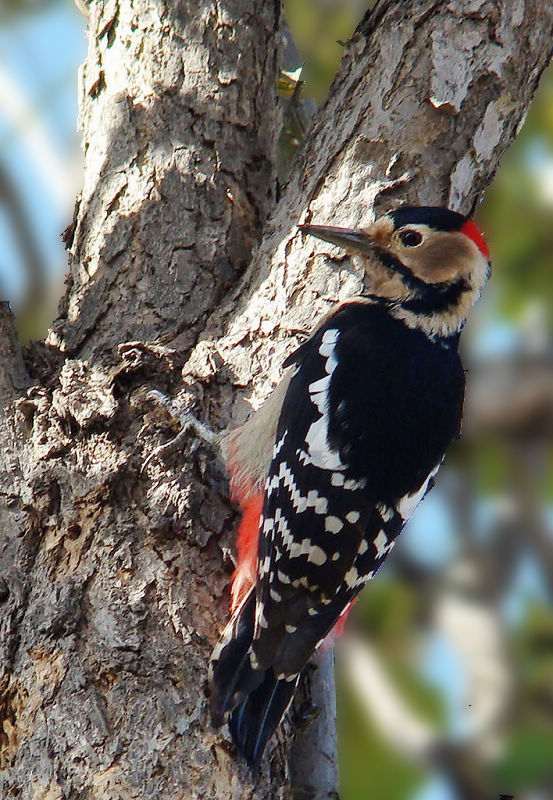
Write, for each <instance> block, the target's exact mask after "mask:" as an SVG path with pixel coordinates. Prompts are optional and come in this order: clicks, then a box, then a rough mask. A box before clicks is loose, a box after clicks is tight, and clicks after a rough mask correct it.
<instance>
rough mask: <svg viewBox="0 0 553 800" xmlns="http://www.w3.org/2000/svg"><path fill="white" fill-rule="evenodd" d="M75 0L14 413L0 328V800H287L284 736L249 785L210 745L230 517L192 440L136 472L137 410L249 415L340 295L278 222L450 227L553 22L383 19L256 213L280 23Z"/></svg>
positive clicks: (181, 2) (237, 14) (316, 248)
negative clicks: (33, 334)
mask: <svg viewBox="0 0 553 800" xmlns="http://www.w3.org/2000/svg"><path fill="white" fill-rule="evenodd" d="M88 7H89V11H90V19H89V39H90V49H89V55H88V59H87V62H86V64H85V67H84V69H83V73H82V80H81V123H82V126H83V137H84V146H85V153H86V162H85V177H84V187H83V192H82V195H81V197H80V199H79V201H78V203H77V207H76V214H75V219H74V222H73V225H72V226H71V228H70V229H69V230H68V232H67V240H68V242H69V243H70V245H71V258H70V265H71V271H70V277H69V282H68V288H67V292H66V295H65V297H64V300H63V302H62V306H61V309H60V316H59V319H58V320H57V321H56V323H55V325H54V326H53V329H52V331H51V333H50V335H49V337H48V340H47V343H46V345H44V346H35V347H34V348H33V349H32V350H31V351H30V352H29V353H28V354H27V359H26V360H27V369H28V370H29V372H30V375H31V379H32V382H33V383H32V387H31V388H30V389H27V391H26V392H24V388H25V385H26V376H25V374H24V370H23V368H22V365H21V362H20V360H19V359H20V355H19V354H18V353H17V349H16V347H15V344H14V339H13V335H12V333H11V331H12V327H11V323H10V321H9V317H8V316H7V315H6V317H5V320H6V322H5V327H2V329H1V330H2V333H3V336H4V337H7V338H3V340H2V341H3V342H6V343H7V345H8V346H7V347H6V348H4V347H3V350H2V356H1V358H0V398H1V399H2V405H3V411H2V418H1V426H0V437H1V447H2V451H3V453H4V456H3V459H2V462H1V468H2V478H1V484H0V485H1V490H0V491H1V495H0V496H1V497H2V505H1V507H0V516H1V521H2V529H3V532H4V533H3V537H2V540H1V542H0V565H1V570H2V572H1V574H0V602H2V603H3V614H2V616H1V618H0V624H1V638H0V648H1V649H0V655H1V660H0V709H1V715H2V728H1V730H0V769H1V770H2V771H1V773H0V795H1V796H2V797H6V798H8V797H12V796H17V797H18V798H21V800H27V798H28V799H29V800H31V798H35V800H36V798H38V797H40V798H45V799H46V800H58V798H64V800H65V798H79V799H81V798H83V800H84V798H86V799H87V800H88V798H105V799H106V800H107V798H109V800H113V799H115V798H121V799H123V798H131V797H137V796H140V797H152V798H164V799H165V798H175V799H176V798H187V799H188V798H196V797H198V798H199V797H202V798H204V797H209V798H215V800H216V799H217V798H225V800H227V799H228V798H243V797H248V796H251V797H255V798H259V799H260V798H271V799H273V798H276V797H284V796H285V793H286V792H287V791H288V789H287V787H288V785H289V782H288V778H287V774H288V766H287V743H288V742H287V740H288V738H289V736H288V734H289V726H288V727H286V726H285V727H284V728H283V730H282V731H281V733H280V734H279V736H278V737H276V741H275V742H273V743H272V744H271V746H270V747H269V748H268V750H267V756H266V758H265V760H264V764H263V768H262V771H261V774H260V776H259V779H258V781H257V784H256V786H255V788H253V787H252V784H251V778H250V776H249V774H248V773H247V771H246V770H245V768H244V767H243V766H242V765H240V764H239V763H238V762H237V761H236V760H235V759H234V757H233V755H232V751H231V750H230V748H229V746H228V740H227V739H226V738H225V736H224V735H220V734H218V733H217V734H215V733H213V732H212V731H210V729H209V723H208V715H207V705H206V699H205V696H204V685H205V676H206V663H207V659H208V656H209V652H210V649H211V647H212V645H213V644H214V643H215V641H216V639H217V631H218V630H219V629H220V627H221V626H222V624H223V621H224V619H225V616H226V607H227V599H228V598H227V589H226V585H227V583H228V575H229V573H230V571H231V569H232V565H231V564H230V562H229V559H228V557H227V556H226V555H225V554H226V548H227V547H228V546H229V545H230V542H231V539H232V530H233V527H234V525H235V515H234V512H233V510H232V509H231V507H230V504H229V501H228V498H227V496H226V490H225V482H224V479H223V473H222V469H221V465H220V464H219V463H218V461H217V458H216V456H215V455H214V454H213V453H211V452H210V451H209V449H208V448H206V447H200V448H199V449H196V450H195V451H194V452H188V451H187V454H186V455H185V456H184V457H182V458H181V457H170V458H166V459H165V460H164V461H163V462H162V461H161V460H159V459H155V460H153V461H152V462H151V463H150V464H149V465H148V467H147V469H146V470H144V471H141V465H142V463H143V462H144V459H145V457H146V456H147V454H148V453H149V452H150V451H151V449H152V448H153V447H154V446H155V445H156V444H159V442H160V441H164V440H166V439H167V438H168V437H169V436H170V434H171V425H170V423H169V421H168V420H166V419H165V418H164V416H163V413H162V412H161V411H160V410H159V408H157V407H155V406H153V405H151V404H149V403H148V402H147V401H146V400H145V398H144V389H145V388H154V387H155V388H159V389H162V390H165V391H171V392H173V393H174V394H176V397H177V400H178V402H179V403H180V404H181V405H182V406H183V407H185V408H189V407H192V408H194V409H195V410H196V411H198V410H199V412H200V413H201V415H202V417H203V418H204V419H205V421H207V422H208V423H209V424H210V425H211V426H212V427H214V428H217V429H221V428H224V427H226V426H232V425H234V424H236V423H239V422H241V421H243V419H244V418H245V416H246V414H247V413H248V409H249V404H248V403H247V402H246V400H245V394H246V393H247V394H248V395H249V399H250V401H251V403H252V404H254V405H257V404H258V403H259V402H260V401H261V400H262V399H263V398H264V397H265V396H266V395H267V394H268V392H269V391H270V389H271V388H272V387H273V386H274V384H275V382H276V381H277V379H278V377H279V371H280V365H281V363H282V360H283V358H284V356H285V355H286V354H287V353H288V352H289V351H290V350H291V349H292V348H293V347H294V346H295V345H296V344H297V342H298V340H299V339H300V338H301V336H303V335H304V334H305V332H306V331H308V330H309V328H310V327H311V325H312V324H313V322H314V320H315V319H316V317H317V316H318V315H319V314H321V313H323V312H325V311H327V310H328V308H329V307H330V305H331V303H333V302H335V301H336V300H337V299H340V298H343V297H346V296H348V295H350V294H352V293H354V292H355V290H356V288H357V287H358V286H359V276H358V273H357V270H356V266H355V264H351V263H350V261H349V260H348V259H346V258H344V257H342V256H336V254H335V253H334V251H333V250H331V251H330V253H331V254H330V255H328V253H329V249H330V248H329V246H328V245H323V244H319V243H315V242H313V241H310V240H308V239H305V240H304V239H303V237H301V236H300V235H299V234H298V233H297V232H296V227H295V226H296V224H297V223H300V222H304V221H306V220H314V221H316V222H320V223H332V224H347V225H358V224H363V223H366V222H369V221H370V220H371V219H372V217H373V215H374V214H376V213H379V212H381V211H382V210H385V209H387V208H389V207H391V206H394V205H397V204H398V203H399V202H400V201H407V202H416V203H419V204H424V203H430V204H449V205H450V206H451V207H453V208H456V209H459V210H461V211H464V212H468V211H470V210H471V209H472V208H473V207H474V205H475V203H476V201H477V199H478V197H479V195H480V194H481V192H482V190H483V188H484V187H485V185H486V184H487V182H488V181H489V180H490V178H491V177H492V175H493V173H494V171H495V169H496V166H497V163H498V160H499V158H500V156H501V154H502V153H503V152H504V150H505V149H506V147H507V145H508V144H509V142H510V140H511V139H512V137H513V136H514V134H515V132H516V130H517V127H518V125H519V124H520V122H521V120H522V118H523V116H524V113H525V111H526V108H527V106H528V104H529V102H530V99H531V97H532V95H533V92H534V90H535V88H536V85H537V82H538V80H539V76H540V74H541V71H542V70H543V69H544V67H545V66H546V64H547V62H548V60H549V55H550V49H551V35H552V32H553V8H552V7H551V5H550V3H549V1H548V0H528V2H522V0H507V1H506V2H499V0H496V2H493V1H492V0H480V1H479V0H464V1H463V2H459V3H450V4H448V3H445V2H436V0H434V2H423V3H421V2H415V0H412V1H410V2H403V3H392V2H391V1H389V0H388V1H384V2H382V1H381V2H380V3H379V4H378V6H377V8H376V9H375V10H374V11H372V12H369V13H368V14H367V15H366V17H365V18H364V20H363V21H362V22H361V24H360V26H359V27H358V29H357V31H356V33H355V35H354V37H353V38H352V40H351V41H350V42H349V43H348V44H347V45H346V48H345V55H344V59H343V62H342V66H341V68H340V71H339V73H338V75H337V77H336V80H335V81H334V84H333V87H332V89H331V92H330V95H329V98H328V100H327V102H326V103H325V105H324V106H323V107H322V108H321V109H320V111H319V112H318V114H317V116H316V118H315V120H314V122H313V125H312V128H311V131H310V133H309V135H308V137H307V140H306V142H305V143H304V146H303V148H302V151H301V153H300V154H299V157H298V158H297V159H296V161H295V164H294V165H293V168H292V173H291V178H290V182H289V185H288V187H287V188H286V191H285V194H284V196H283V198H282V199H281V201H280V202H279V204H278V205H277V206H276V207H275V206H274V197H275V179H274V175H275V166H274V165H275V152H274V150H275V144H276V138H277V137H276V135H275V131H276V130H277V129H278V108H277V106H276V103H275V91H274V88H275V82H276V74H277V51H278V46H277V45H278V42H279V26H280V18H279V17H280V9H279V5H278V3H271V2H265V3H261V2H260V3H256V4H253V6H252V4H251V3H247V2H246V1H245V0H238V1H237V2H233V3H229V4H226V5H225V4H220V3H215V2H209V0H203V2H201V3H195V4H193V3H190V2H187V0H135V2H134V3H132V4H129V3H119V2H117V0H104V1H103V2H102V1H101V0H97V2H91V3H89V6H88ZM269 212H272V214H273V216H272V217H270V219H269V221H268V222H266V224H265V226H264V228H263V238H262V240H260V235H261V229H262V226H263V223H264V221H265V220H266V219H267V216H268V214H269ZM258 242H259V245H257V243H258ZM252 251H254V255H253V258H252V257H251V254H252ZM248 264H250V265H249V266H247V265H248ZM2 325H4V317H2ZM4 331H6V332H5V333H4ZM14 376H16V378H15V379H14ZM183 387H184V388H183ZM177 390H179V391H177ZM311 752H313V751H312V750H311ZM310 757H312V758H314V759H316V755H314V756H310ZM313 768H314V769H316V764H313ZM296 774H297V771H296ZM302 780H303V779H302ZM327 788H328V787H327ZM300 790H301V787H297V786H296V787H295V788H294V789H293V792H295V794H296V796H298V793H299V791H300ZM325 792H326V796H329V795H330V794H331V792H332V790H330V789H329V790H328V791H327V789H325ZM319 796H321V797H322V796H323V795H322V794H320V795H319Z"/></svg>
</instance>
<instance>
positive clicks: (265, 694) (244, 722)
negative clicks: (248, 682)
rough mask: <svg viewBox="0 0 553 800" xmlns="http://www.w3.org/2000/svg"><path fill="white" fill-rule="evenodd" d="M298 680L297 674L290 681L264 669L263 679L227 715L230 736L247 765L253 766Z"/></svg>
mask: <svg viewBox="0 0 553 800" xmlns="http://www.w3.org/2000/svg"><path fill="white" fill-rule="evenodd" d="M298 681H299V675H298V676H297V677H296V678H295V679H292V680H290V681H287V680H279V679H278V678H276V677H275V674H274V672H273V670H272V669H268V670H267V671H266V672H265V676H264V679H263V683H262V684H261V685H260V686H258V687H257V689H255V690H254V691H253V692H252V693H251V694H250V695H248V697H246V699H245V700H244V701H243V702H242V703H241V704H240V705H239V706H237V708H235V709H234V711H233V712H232V714H231V715H230V719H229V729H230V733H231V736H232V738H233V740H234V743H235V744H236V748H237V750H238V752H239V753H241V754H242V755H243V756H244V758H245V759H246V761H247V763H248V766H249V767H250V768H251V769H253V770H256V769H257V767H258V765H259V762H260V760H261V757H262V755H263V751H264V749H265V745H266V744H267V741H268V740H269V738H270V737H271V736H272V734H273V733H274V730H275V728H276V727H277V725H278V723H279V722H280V720H281V719H282V716H283V714H284V712H285V711H286V709H287V708H288V705H289V703H290V701H291V699H292V696H293V694H294V692H295V690H296V687H297V685H298Z"/></svg>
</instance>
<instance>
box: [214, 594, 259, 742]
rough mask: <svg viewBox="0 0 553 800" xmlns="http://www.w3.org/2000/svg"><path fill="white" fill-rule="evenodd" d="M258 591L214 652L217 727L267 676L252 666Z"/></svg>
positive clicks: (246, 601) (240, 609)
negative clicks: (251, 649) (251, 651)
mask: <svg viewBox="0 0 553 800" xmlns="http://www.w3.org/2000/svg"><path fill="white" fill-rule="evenodd" d="M254 613H255V591H253V590H252V591H250V593H249V594H248V595H247V597H246V598H245V599H244V601H243V602H242V603H241V605H240V606H239V607H238V608H237V609H236V611H235V612H234V614H233V616H232V618H231V620H230V622H229V623H228V625H227V627H226V628H225V630H224V631H223V635H222V636H221V640H220V642H219V644H218V645H217V647H216V648H215V650H214V651H213V654H212V656H211V664H210V675H209V681H210V687H211V718H212V721H213V724H214V725H215V727H217V728H218V727H219V726H220V725H222V724H223V718H224V715H225V713H226V712H227V711H228V710H229V709H230V710H232V709H233V708H234V707H235V706H236V705H238V703H240V702H241V701H242V700H243V699H244V697H245V696H246V695H247V694H248V693H249V692H251V691H253V690H254V689H255V688H256V687H257V686H258V685H259V684H260V683H261V682H262V680H263V671H262V670H257V671H256V670H254V669H252V666H251V662H250V657H249V656H250V645H251V643H252V638H253V628H254Z"/></svg>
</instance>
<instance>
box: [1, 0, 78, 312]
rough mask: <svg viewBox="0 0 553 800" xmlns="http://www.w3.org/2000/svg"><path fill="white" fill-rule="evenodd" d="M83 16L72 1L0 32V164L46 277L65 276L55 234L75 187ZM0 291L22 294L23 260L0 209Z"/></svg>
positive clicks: (13, 295)
mask: <svg viewBox="0 0 553 800" xmlns="http://www.w3.org/2000/svg"><path fill="white" fill-rule="evenodd" d="M84 31H85V18H84V17H83V16H82V15H81V14H80V13H79V12H78V11H77V9H76V8H75V6H74V5H73V4H72V3H70V2H59V3H56V4H54V5H52V6H50V8H48V9H47V10H45V11H42V12H39V13H33V14H28V15H25V16H23V17H19V18H17V20H15V21H14V22H11V23H10V24H9V25H4V26H2V27H0V98H1V101H2V102H0V158H1V159H2V163H3V165H4V167H5V168H6V169H7V170H8V172H9V174H10V177H11V179H12V181H13V182H14V183H15V184H16V186H17V189H18V193H19V195H20V196H21V197H22V199H23V202H24V205H25V208H26V209H27V212H28V214H29V217H30V219H31V223H32V228H33V230H34V232H35V236H36V240H37V244H38V246H39V248H40V250H41V252H42V253H43V257H44V260H45V262H46V266H47V269H48V271H49V273H51V274H56V273H58V274H59V273H60V272H62V271H63V270H64V265H65V263H66V257H65V254H64V250H63V245H62V243H61V240H60V233H61V232H62V230H63V229H64V228H65V227H66V226H67V224H68V223H69V221H70V220H71V206H72V200H73V199H74V194H75V189H76V188H78V180H79V178H78V174H77V172H80V169H79V166H78V164H79V160H78V156H77V154H78V147H79V137H78V135H77V68H78V66H79V64H80V63H82V61H83V60H84V58H85V55H86V46H87V44H86V36H85V32H84ZM0 287H1V290H2V295H3V296H4V297H6V296H7V297H8V298H9V299H11V300H16V301H17V299H18V298H19V297H20V295H21V291H22V288H23V266H22V261H21V254H20V252H19V249H18V247H17V245H16V242H15V241H14V237H13V235H12V232H11V225H10V223H9V220H8V218H7V216H6V214H5V210H3V209H0Z"/></svg>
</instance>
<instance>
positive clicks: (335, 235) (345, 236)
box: [298, 225, 375, 253]
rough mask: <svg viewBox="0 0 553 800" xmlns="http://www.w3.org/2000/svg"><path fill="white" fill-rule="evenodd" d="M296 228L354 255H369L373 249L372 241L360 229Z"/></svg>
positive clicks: (320, 226)
mask: <svg viewBox="0 0 553 800" xmlns="http://www.w3.org/2000/svg"><path fill="white" fill-rule="evenodd" d="M298 228H299V229H300V231H301V232H302V233H309V234H310V235H311V236H316V237H317V239H322V240H323V241H325V242H331V243H332V244H335V245H337V247H343V248H344V249H345V250H353V251H354V252H356V253H371V252H373V250H374V247H375V242H374V239H373V238H372V237H371V236H370V235H369V234H368V233H367V232H366V231H364V230H361V228H333V227H331V226H329V225H298Z"/></svg>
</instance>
